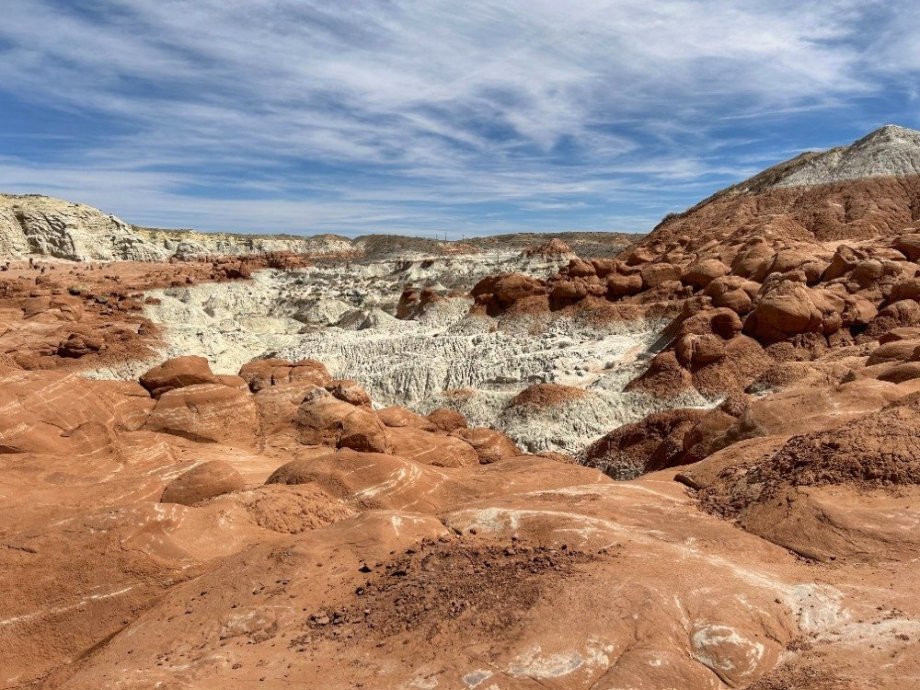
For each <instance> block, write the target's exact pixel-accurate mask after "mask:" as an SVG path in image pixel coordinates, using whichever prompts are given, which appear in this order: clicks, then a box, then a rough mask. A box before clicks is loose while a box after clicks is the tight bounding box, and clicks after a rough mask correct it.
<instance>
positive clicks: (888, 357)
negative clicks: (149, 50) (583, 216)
mask: <svg viewBox="0 0 920 690" xmlns="http://www.w3.org/2000/svg"><path fill="white" fill-rule="evenodd" d="M0 251H2V254H3V264H2V266H0V398H2V403H0V408H2V416H0V449H2V452H0V499H2V504H3V509H4V516H5V517H4V520H2V522H0V573H2V579H3V582H4V583H5V587H4V588H3V594H2V596H0V687H2V688H10V689H12V688H21V689H25V688H29V689H32V688H34V689H39V688H43V689H44V688H47V689H58V688H60V689H62V690H63V689H78V688H79V689H86V690H90V689H92V690H97V689H99V688H132V689H150V690H152V689H154V688H188V689H193V688H194V689H202V690H204V689H206V688H215V687H221V688H241V689H242V688H256V687H258V688H279V689H281V688H294V687H296V688H324V689H329V690H335V689H339V688H341V689H345V688H366V689H376V688H401V689H405V690H435V689H438V690H446V689H453V688H458V689H461V690H513V689H522V690H523V689H525V688H533V689H538V688H543V689H549V688H554V689H558V690H562V689H566V690H568V689H573V690H574V689H583V690H626V689H630V690H664V689H666V688H673V689H680V690H697V689H699V690H703V689H711V690H724V689H726V688H738V689H741V688H748V689H750V690H804V689H811V690H863V689H865V688H873V689H875V690H904V689H905V688H917V687H920V576H918V570H917V563H918V561H920V488H918V487H920V263H918V262H920V131H915V130H912V129H908V128H904V127H899V126H894V125H887V126H884V127H882V128H880V129H877V130H875V131H872V132H871V133H868V134H867V135H866V136H864V137H863V138H861V139H859V140H858V141H855V142H853V143H852V144H847V145H843V146H840V147H838V148H832V149H829V150H826V151H822V152H812V153H803V154H801V155H798V156H796V157H794V158H792V159H790V160H788V161H787V162H784V163H781V164H779V165H776V166H774V167H771V168H769V169H767V170H764V171H763V172H761V173H759V174H757V175H755V176H754V177H751V178H750V179H748V180H746V181H744V182H741V183H740V184H737V185H734V186H731V187H728V188H726V189H724V190H723V191H721V192H718V193H717V194H715V195H713V196H711V197H709V198H707V199H705V200H703V201H700V202H699V203H698V204H697V205H695V206H693V207H691V208H689V209H688V210H687V211H685V212H683V213H679V214H671V215H669V216H667V217H665V218H664V219H663V220H662V221H661V222H660V223H659V224H658V225H657V226H656V227H655V228H654V229H653V230H651V232H649V233H648V234H647V235H627V234H622V233H579V232H571V233H553V234H532V233H519V234H505V235H492V236H488V237H469V238H464V239H462V240H452V241H450V240H436V239H431V238H429V239H424V238H418V237H405V236H398V235H385V234H380V235H366V236H360V237H357V238H349V237H344V236H337V235H332V234H326V235H315V236H294V235H290V236H287V235H235V234H232V233H221V234H215V233H203V232H195V231H178V230H157V229H151V228H146V227H141V226H135V225H132V224H129V223H128V222H126V221H123V220H121V219H119V218H117V217H115V216H112V215H109V214H107V213H104V212H103V211H100V210H97V209H95V208H92V207H90V206H86V205H82V204H79V203H74V202H71V201H63V200H58V199H53V198H49V197H45V196H39V195H3V196H0Z"/></svg>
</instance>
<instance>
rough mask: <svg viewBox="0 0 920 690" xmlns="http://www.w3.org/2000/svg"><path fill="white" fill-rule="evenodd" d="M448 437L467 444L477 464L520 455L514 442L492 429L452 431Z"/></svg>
mask: <svg viewBox="0 0 920 690" xmlns="http://www.w3.org/2000/svg"><path fill="white" fill-rule="evenodd" d="M450 435H451V436H455V437H457V438H460V439H463V440H464V441H466V442H467V443H469V444H470V445H471V446H472V447H473V448H474V449H475V451H476V454H477V455H478V456H479V462H480V463H482V464H483V465H488V464H491V463H493V462H500V461H502V460H506V459H508V458H513V457H516V456H518V455H521V449H520V448H518V447H517V444H515V442H514V441H512V440H511V439H510V438H508V437H507V436H505V435H504V434H503V433H501V432H500V431H495V430H493V429H484V428H475V429H466V428H460V429H455V430H454V431H452V432H451V434H450Z"/></svg>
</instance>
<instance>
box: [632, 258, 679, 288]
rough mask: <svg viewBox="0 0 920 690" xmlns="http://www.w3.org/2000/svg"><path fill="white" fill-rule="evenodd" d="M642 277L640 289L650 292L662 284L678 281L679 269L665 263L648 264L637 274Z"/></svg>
mask: <svg viewBox="0 0 920 690" xmlns="http://www.w3.org/2000/svg"><path fill="white" fill-rule="evenodd" d="M639 275H640V276H641V277H642V289H643V290H650V289H652V288H656V287H659V286H660V285H662V284H664V283H668V282H671V281H679V280H680V267H679V266H674V265H672V264H666V263H654V264H648V265H646V266H643V267H642V270H641V271H640V272H639Z"/></svg>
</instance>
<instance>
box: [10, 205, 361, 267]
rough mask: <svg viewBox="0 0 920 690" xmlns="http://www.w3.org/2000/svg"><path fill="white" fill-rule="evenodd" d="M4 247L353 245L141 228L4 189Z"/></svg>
mask: <svg viewBox="0 0 920 690" xmlns="http://www.w3.org/2000/svg"><path fill="white" fill-rule="evenodd" d="M0 251H2V253H3V255H4V256H6V257H9V258H22V257H26V256H30V255H32V256H46V257H55V258H58V259H68V260H71V261H165V260H167V259H169V258H171V257H176V258H179V259H193V258H202V257H210V256H223V257H227V256H252V255H259V254H271V253H292V254H302V255H311V256H312V255H328V254H347V253H349V252H351V251H353V247H352V246H351V242H350V241H349V240H347V239H345V238H340V237H336V236H334V235H319V236H315V237H290V236H277V235H233V234H227V233H213V234H211V233H202V232H195V231H178V230H155V229H148V228H141V227H138V226H134V225H130V224H128V223H125V222H124V221H122V220H121V219H120V218H118V217H116V216H113V215H109V214H106V213H103V212H102V211H100V210H98V209H95V208H92V207H91V206H86V205H85V204H76V203H71V202H67V201H62V200H60V199H53V198H50V197H45V196H39V195H24V196H11V195H0Z"/></svg>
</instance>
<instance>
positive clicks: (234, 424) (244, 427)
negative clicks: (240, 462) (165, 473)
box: [146, 383, 259, 447]
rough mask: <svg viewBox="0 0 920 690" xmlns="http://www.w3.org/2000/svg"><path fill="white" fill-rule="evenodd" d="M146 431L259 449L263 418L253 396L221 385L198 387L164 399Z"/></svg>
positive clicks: (173, 392)
mask: <svg viewBox="0 0 920 690" xmlns="http://www.w3.org/2000/svg"><path fill="white" fill-rule="evenodd" d="M146 428H147V429H149V430H151V431H162V432H164V433H168V434H175V435H177V436H183V437H185V438H188V439H191V440H193V441H211V442H216V443H224V444H227V445H242V446H250V447H252V446H255V445H256V444H257V443H258V434H259V414H258V410H257V409H256V404H255V401H254V400H253V396H252V395H250V394H249V393H247V392H243V391H241V390H239V389H237V388H230V387H229V386H224V385H223V384H219V383H196V384H193V385H190V386H183V387H182V388H175V389H172V390H169V391H167V392H165V393H163V394H161V395H160V397H159V399H158V400H157V404H156V406H155V407H154V408H153V411H152V412H151V413H150V416H149V417H148V418H147V423H146Z"/></svg>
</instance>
